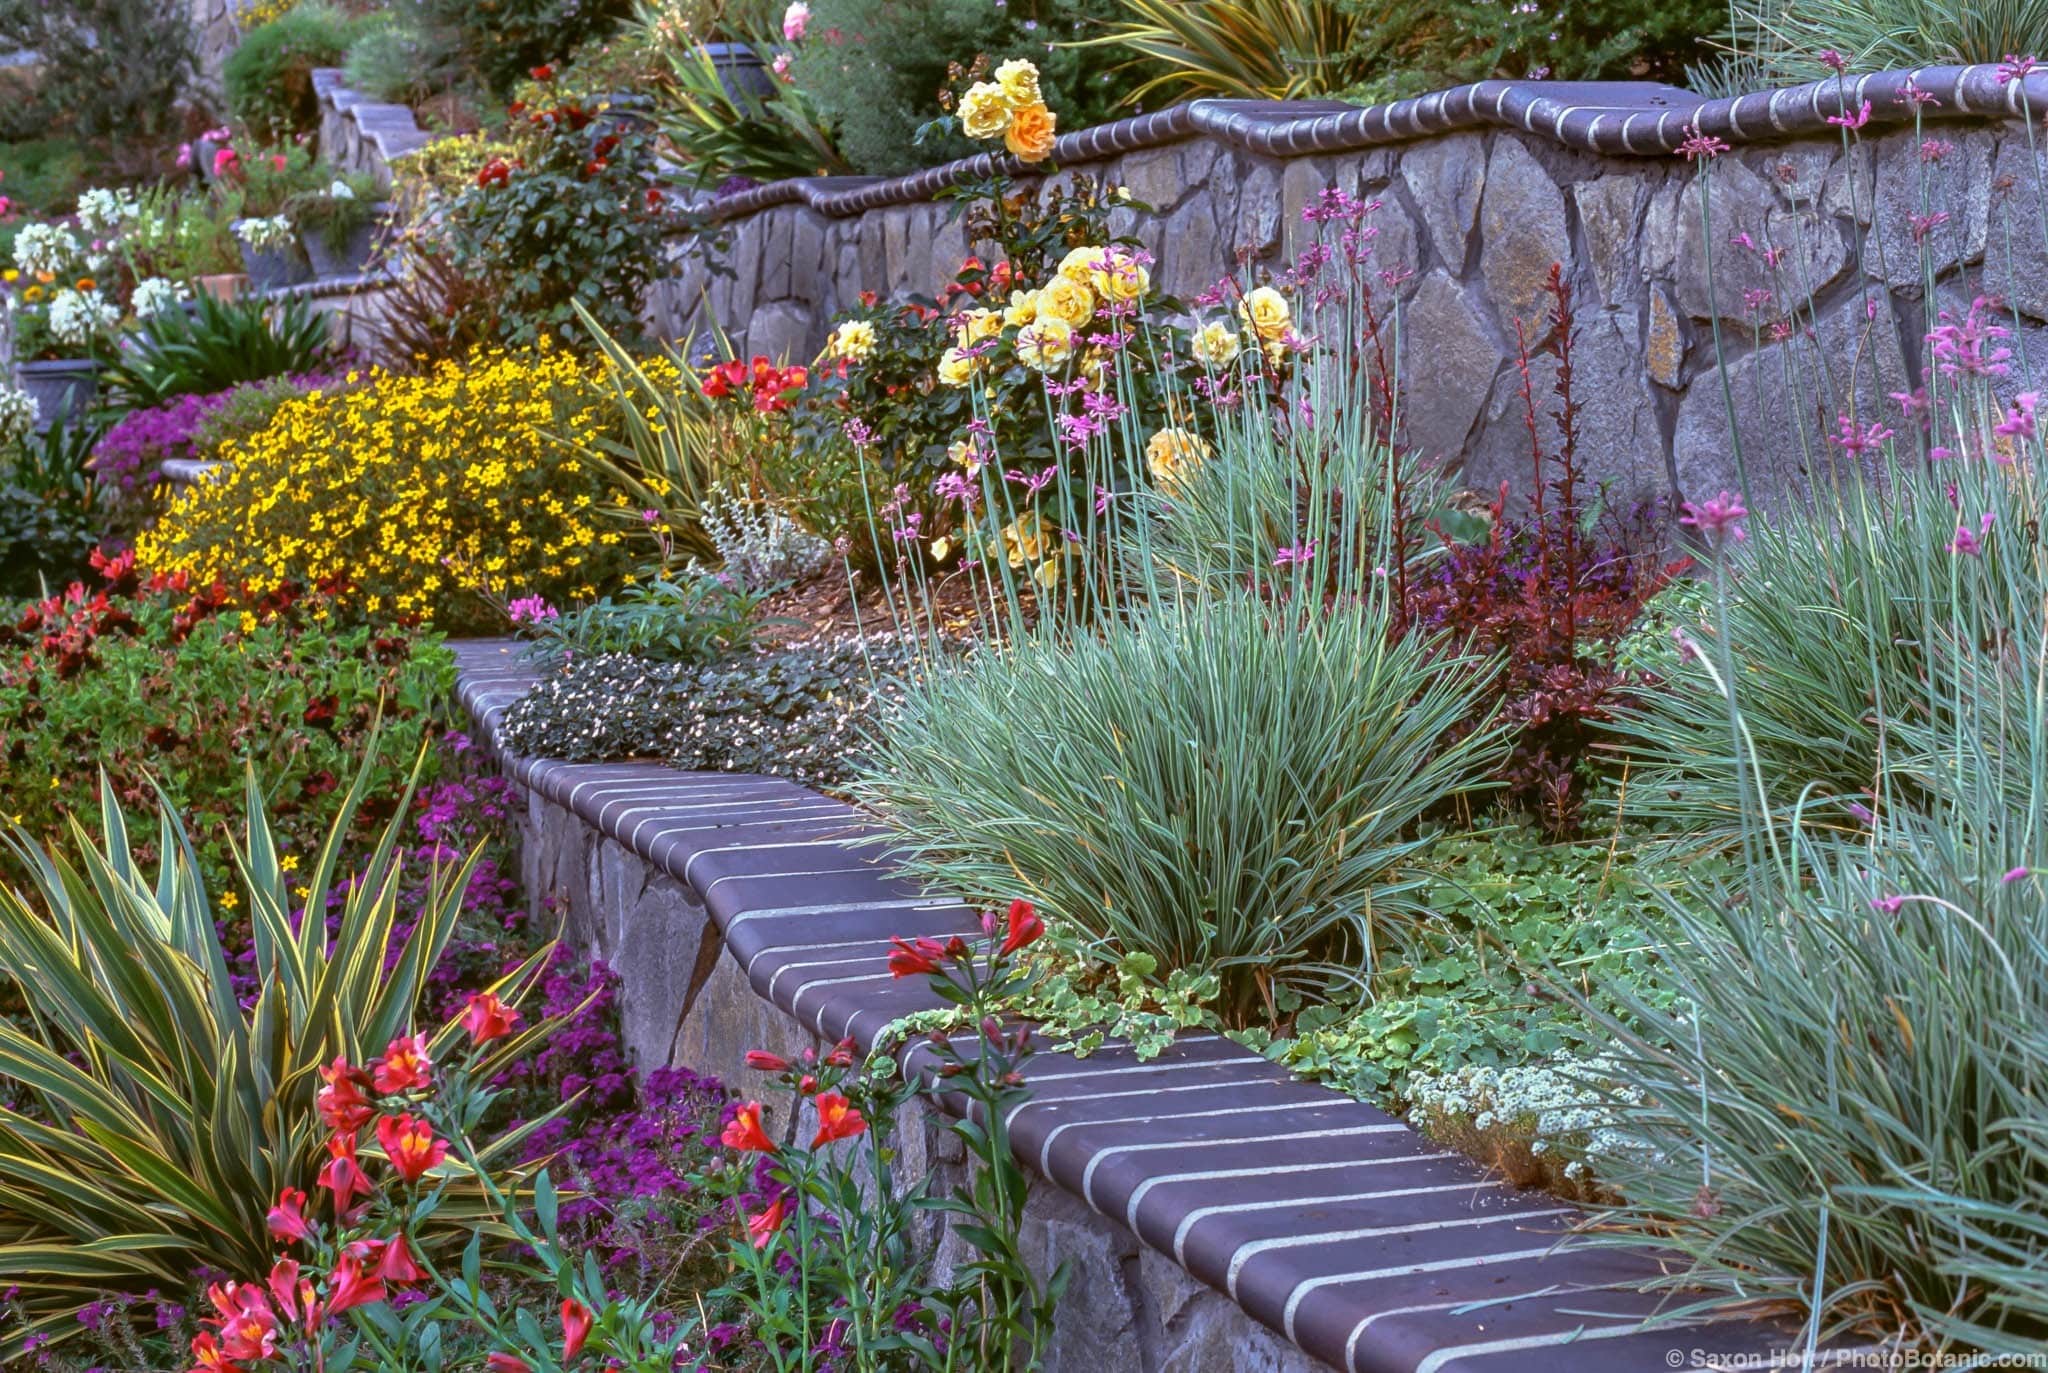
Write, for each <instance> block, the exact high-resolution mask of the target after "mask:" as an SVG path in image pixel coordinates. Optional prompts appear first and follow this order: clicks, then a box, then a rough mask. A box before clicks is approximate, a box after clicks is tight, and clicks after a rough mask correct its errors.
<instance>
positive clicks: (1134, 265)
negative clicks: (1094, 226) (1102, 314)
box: [1090, 248, 1152, 300]
mask: <svg viewBox="0 0 2048 1373" xmlns="http://www.w3.org/2000/svg"><path fill="white" fill-rule="evenodd" d="M1090 280H1091V281H1092V283H1093V284H1094V287H1095V290H1096V293H1097V294H1098V295H1100V296H1102V297H1103V298H1104V299H1105V300H1136V299H1138V298H1139V297H1140V296H1142V295H1144V294H1145V292H1147V291H1149V290H1151V289H1152V273H1150V272H1149V271H1147V270H1146V269H1145V264H1144V263H1142V262H1140V261H1138V260H1137V258H1135V257H1133V256H1132V255H1131V254H1130V253H1129V252H1128V251H1127V250H1125V249H1122V248H1105V249H1103V250H1102V260H1101V262H1100V263H1099V264H1098V265H1097V267H1096V269H1095V274H1094V276H1093V277H1091V278H1090Z"/></svg>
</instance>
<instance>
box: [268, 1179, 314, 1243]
mask: <svg viewBox="0 0 2048 1373" xmlns="http://www.w3.org/2000/svg"><path fill="white" fill-rule="evenodd" d="M305 1206H306V1194H305V1193H304V1192H301V1191H300V1190H299V1189H298V1188H296V1187H287V1188H285V1189H284V1190H283V1191H282V1192H279V1193H278V1194H277V1205H275V1206H273V1207H271V1208H270V1211H269V1213H268V1215H266V1216H265V1217H264V1219H265V1220H266V1221H268V1222H269V1224H270V1233H271V1235H272V1236H273V1237H275V1238H277V1239H281V1240H296V1241H301V1242H305V1241H310V1240H311V1239H312V1238H313V1226H312V1224H311V1223H310V1222H309V1221H308V1220H307V1219H306V1216H305Z"/></svg>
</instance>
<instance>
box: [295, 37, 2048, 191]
mask: <svg viewBox="0 0 2048 1373" xmlns="http://www.w3.org/2000/svg"><path fill="white" fill-rule="evenodd" d="M2003 70H2004V69H2003V68H2002V67H1999V66H1993V65H1987V64H1977V65H1971V66H1953V65H1948V66H1928V67H1916V68H1913V69H1912V70H1910V71H1882V72H1872V73H1870V74H1868V75H1864V76H1844V77H1829V78H1826V79H1824V80H1820V81H1809V82H1806V83H1804V84H1802V85H1797V86H1786V87H1782V88H1780V89H1777V90H1769V91H1754V92H1750V93H1748V94H1744V95H1737V96H1725V97H1721V98H1718V99H1712V100H1710V99H1707V98H1706V97H1704V96H1700V95H1697V94H1695V93H1693V92H1692V91H1688V90H1683V89H1681V88H1679V87H1677V86H1665V85H1660V84H1658V83H1655V82H1648V81H1479V82H1475V83H1473V84H1472V85H1469V86H1458V87H1455V88H1453V89H1451V90H1446V91H1436V92H1433V93H1431V94H1429V95H1418V96H1412V97H1410V98H1408V99H1405V100H1393V101H1387V102H1383V103H1381V104H1377V105H1352V104H1349V103H1347V102H1344V101H1337V100H1286V101H1283V100H1216V99H1204V100H1193V101H1189V102H1187V103H1186V104H1181V105H1174V106H1170V107H1169V108H1167V109H1164V110H1159V111H1156V112H1154V113H1151V114H1140V115H1133V116H1131V117H1129V118H1127V119H1117V120H1112V121H1111V122H1109V123H1107V124H1098V125H1095V126H1094V127H1092V128H1087V129H1079V130H1076V131H1074V132H1072V133H1066V134H1062V135H1060V136H1059V137H1058V138H1057V139H1056V140H1054V143H1053V151H1052V164H1053V165H1056V166H1057V165H1061V164H1069V165H1071V164H1085V163H1090V162H1100V161H1103V160H1104V159H1107V158H1111V157H1116V156H1119V155H1121V154H1124V153H1129V152H1137V151H1140V150H1142V149H1145V148H1156V147H1163V146H1165V145H1167V144H1171V143H1179V142H1183V141H1185V140H1187V139H1191V138H1198V137H1210V138H1215V139H1218V140H1220V141H1222V142H1224V143H1227V144H1230V145H1232V146H1234V147H1238V148H1242V149H1244V150H1245V151H1247V152H1250V153H1254V154H1257V155H1259V156H1262V157H1273V158H1282V159H1285V158H1293V157H1308V156H1312V155H1316V154H1321V153H1340V152H1357V151H1360V150H1362V149H1366V148H1373V147H1379V146H1381V145H1384V144H1390V143H1404V142H1408V141H1410V140H1412V139H1417V138H1424V137H1427V136H1429V135H1431V134H1440V133H1451V132H1455V131H1457V130H1461V129H1478V128H1502V129H1516V130H1519V131H1521V132H1524V133H1528V134H1533V135H1536V136H1539V137H1542V138H1547V139H1549V140H1551V141H1552V142H1555V143H1558V144H1560V145H1562V146H1564V147H1567V148H1572V149H1576V150H1578V151H1580V152H1589V153H1600V154H1605V155H1609V156H1617V157H1665V156H1670V155H1671V154H1673V153H1675V152H1677V151H1678V150H1679V147H1680V145H1681V144H1682V143H1684V142H1685V140H1686V139H1687V138H1688V137H1689V136H1691V135H1692V134H1693V133H1695V132H1697V133H1701V134H1705V135H1708V136H1710V137H1714V138H1719V139H1721V140H1723V141H1725V142H1727V143H1729V144H1731V145H1734V146H1741V145H1744V144H1752V143H1771V142H1776V141H1779V140H1782V139H1786V138H1793V137H1798V136H1800V135H1810V134H1816V133H1826V132H1829V131H1830V130H1831V129H1833V128H1835V127H1836V126H1837V125H1838V124H1839V123H1840V121H1842V120H1843V119H1845V118H1857V117H1860V113H1861V111H1862V109H1863V106H1864V104H1865V103H1866V102H1868V104H1869V107H1870V114H1869V122H1870V123H1871V124H1872V125H1873V126H1879V127H1888V126H1895V125H1901V124H1911V123H1912V122H1913V121H1914V120H1915V119H1916V118H1918V119H1923V120H1928V121H1954V120H1959V119H1978V120H2010V119H2025V118H2028V117H2029V116H2031V115H2033V114H2036V113H2048V66H2044V67H2042V68H2041V69H2040V70H2038V71H2029V72H2027V73H2025V74H2023V75H2020V76H2016V77H2013V78H2011V79H2008V80H2001V79H2000V74H2001V72H2002V71H2003ZM313 84H314V89H315V91H316V92H317V93H318V96H319V98H320V100H321V101H322V102H323V103H325V104H329V105H331V106H332V107H333V108H334V109H335V111H336V112H337V113H339V114H341V115H343V116H345V117H347V118H349V119H351V120H353V121H354V122H355V123H356V125H357V128H358V129H359V130H361V131H362V133H363V135H364V137H365V138H366V139H368V140H369V141H370V142H371V143H373V144H374V145H375V146H376V148H377V150H378V152H379V153H380V154H382V155H383V156H384V157H385V158H386V159H387V161H388V160H389V159H390V158H393V157H398V156H402V155H403V154H404V153H406V152H410V151H412V150H414V149H416V148H419V147H423V146H425V144H426V143H428V142H430V141H431V135H429V134H427V133H426V132H424V131H423V130H421V129H420V128H419V126H418V124H417V123H416V122H415V121H414V119H413V117H412V112H411V111H410V110H407V109H406V108H405V107H404V106H402V105H379V104H374V103H372V102H370V101H369V100H368V99H367V98H366V97H365V96H363V95H362V94H361V93H359V92H357V91H353V90H350V89H349V88H348V87H346V86H345V85H343V84H342V74H341V72H340V71H339V70H337V69H335V68H320V69H318V70H316V71H315V72H314V73H313ZM1039 170H1042V169H1041V168H1038V167H1035V166H1034V165H1032V164H1029V163H1024V162H1020V161H1018V160H1017V159H1016V158H1014V157H1012V156H1010V155H1009V154H1008V153H998V152H987V153H981V154H978V155H976V156H974V157H969V158H963V159H961V160H960V161H957V162H949V163H946V164H944V165H943V166H938V167H930V168H926V169H925V170H923V171H919V172H912V173H910V174H908V175H905V176H898V177H863V176H825V177H796V178H792V179H790V180H787V181H776V182H771V183H769V184H768V185H765V186H754V187H750V188H748V189H747V190H744V191H739V192H735V193H734V194H732V195H729V196H721V197H718V198H715V199H707V200H705V201H704V202H703V204H704V207H705V209H706V211H707V213H709V214H710V216H711V217H712V218H713V219H716V220H733V219H744V218H746V217H747V216H749V215H753V214H757V213H759V212H760V211H762V210H767V209H772V208H774V207H775V206H778V205H803V206H806V207H808V208H809V209H812V210H815V211H817V212H818V213H820V214H823V215H826V216H829V217H831V218H835V219H843V218H850V217H852V216H855V215H858V214H861V213H864V212H865V211H868V210H873V209H879V208H881V207H883V206H888V205H909V204H915V203H917V202H920V201H926V200H931V199H933V198H934V197H935V196H936V195H937V194H938V193H939V192H941V191H944V190H946V189H948V188H950V187H954V186H959V185H963V184H965V183H967V182H970V181H975V180H980V179H982V178H985V177H989V176H992V175H995V174H998V173H1002V174H1006V175H1012V176H1018V175H1024V176H1028V175H1032V174H1033V173H1034V172H1037V171H1039Z"/></svg>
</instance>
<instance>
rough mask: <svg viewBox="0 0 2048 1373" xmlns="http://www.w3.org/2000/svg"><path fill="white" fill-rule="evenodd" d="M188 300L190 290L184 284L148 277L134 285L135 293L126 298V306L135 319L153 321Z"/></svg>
mask: <svg viewBox="0 0 2048 1373" xmlns="http://www.w3.org/2000/svg"><path fill="white" fill-rule="evenodd" d="M190 299H192V289H191V288H190V287H189V286H187V285H185V283H184V282H182V281H171V280H169V279H167V278H165V277H149V278H146V279H145V280H142V281H139V282H137V283H136V284H135V293H134V294H133V295H131V296H130V297H129V298H128V305H129V308H130V309H132V310H134V311H135V317H136V318H137V319H153V318H155V317H156V316H157V315H160V314H162V313H163V312H164V311H166V310H169V309H172V308H174V307H175V306H178V305H180V304H183V303H184V302H185V301H188V300H190Z"/></svg>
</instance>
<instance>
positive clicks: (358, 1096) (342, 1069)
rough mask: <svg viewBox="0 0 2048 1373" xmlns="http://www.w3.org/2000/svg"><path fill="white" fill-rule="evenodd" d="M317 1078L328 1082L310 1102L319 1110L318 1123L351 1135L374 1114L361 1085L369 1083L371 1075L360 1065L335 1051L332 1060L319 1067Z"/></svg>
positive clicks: (339, 1133) (364, 1085)
mask: <svg viewBox="0 0 2048 1373" xmlns="http://www.w3.org/2000/svg"><path fill="white" fill-rule="evenodd" d="M320 1080H321V1081H322V1082H325V1083H326V1084H327V1085H326V1086H325V1087H322V1088H321V1089H320V1090H319V1092H318V1093H317V1094H315V1096H314V1098H313V1104H314V1105H315V1106H317V1107H318V1108H319V1110H320V1121H321V1123H322V1124H324V1125H325V1126H326V1127H327V1128H328V1129H330V1130H332V1131H334V1133H336V1134H338V1135H342V1134H354V1133H355V1132H356V1131H357V1130H360V1129H362V1128H363V1127H364V1126H365V1125H368V1124H369V1123H370V1117H371V1116H374V1115H375V1114H377V1112H376V1110H375V1108H374V1107H372V1106H371V1105H370V1099H369V1098H368V1097H366V1096H364V1095H363V1088H365V1087H367V1086H369V1085H370V1075H369V1074H368V1073H366V1072H364V1071H363V1070H362V1069H361V1068H352V1067H350V1066H349V1063H348V1060H347V1059H345V1058H342V1057H341V1056H340V1055H338V1054H337V1055H336V1056H335V1059H334V1062H332V1063H330V1064H328V1065H327V1066H326V1067H325V1068H322V1069H321V1070H320Z"/></svg>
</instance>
